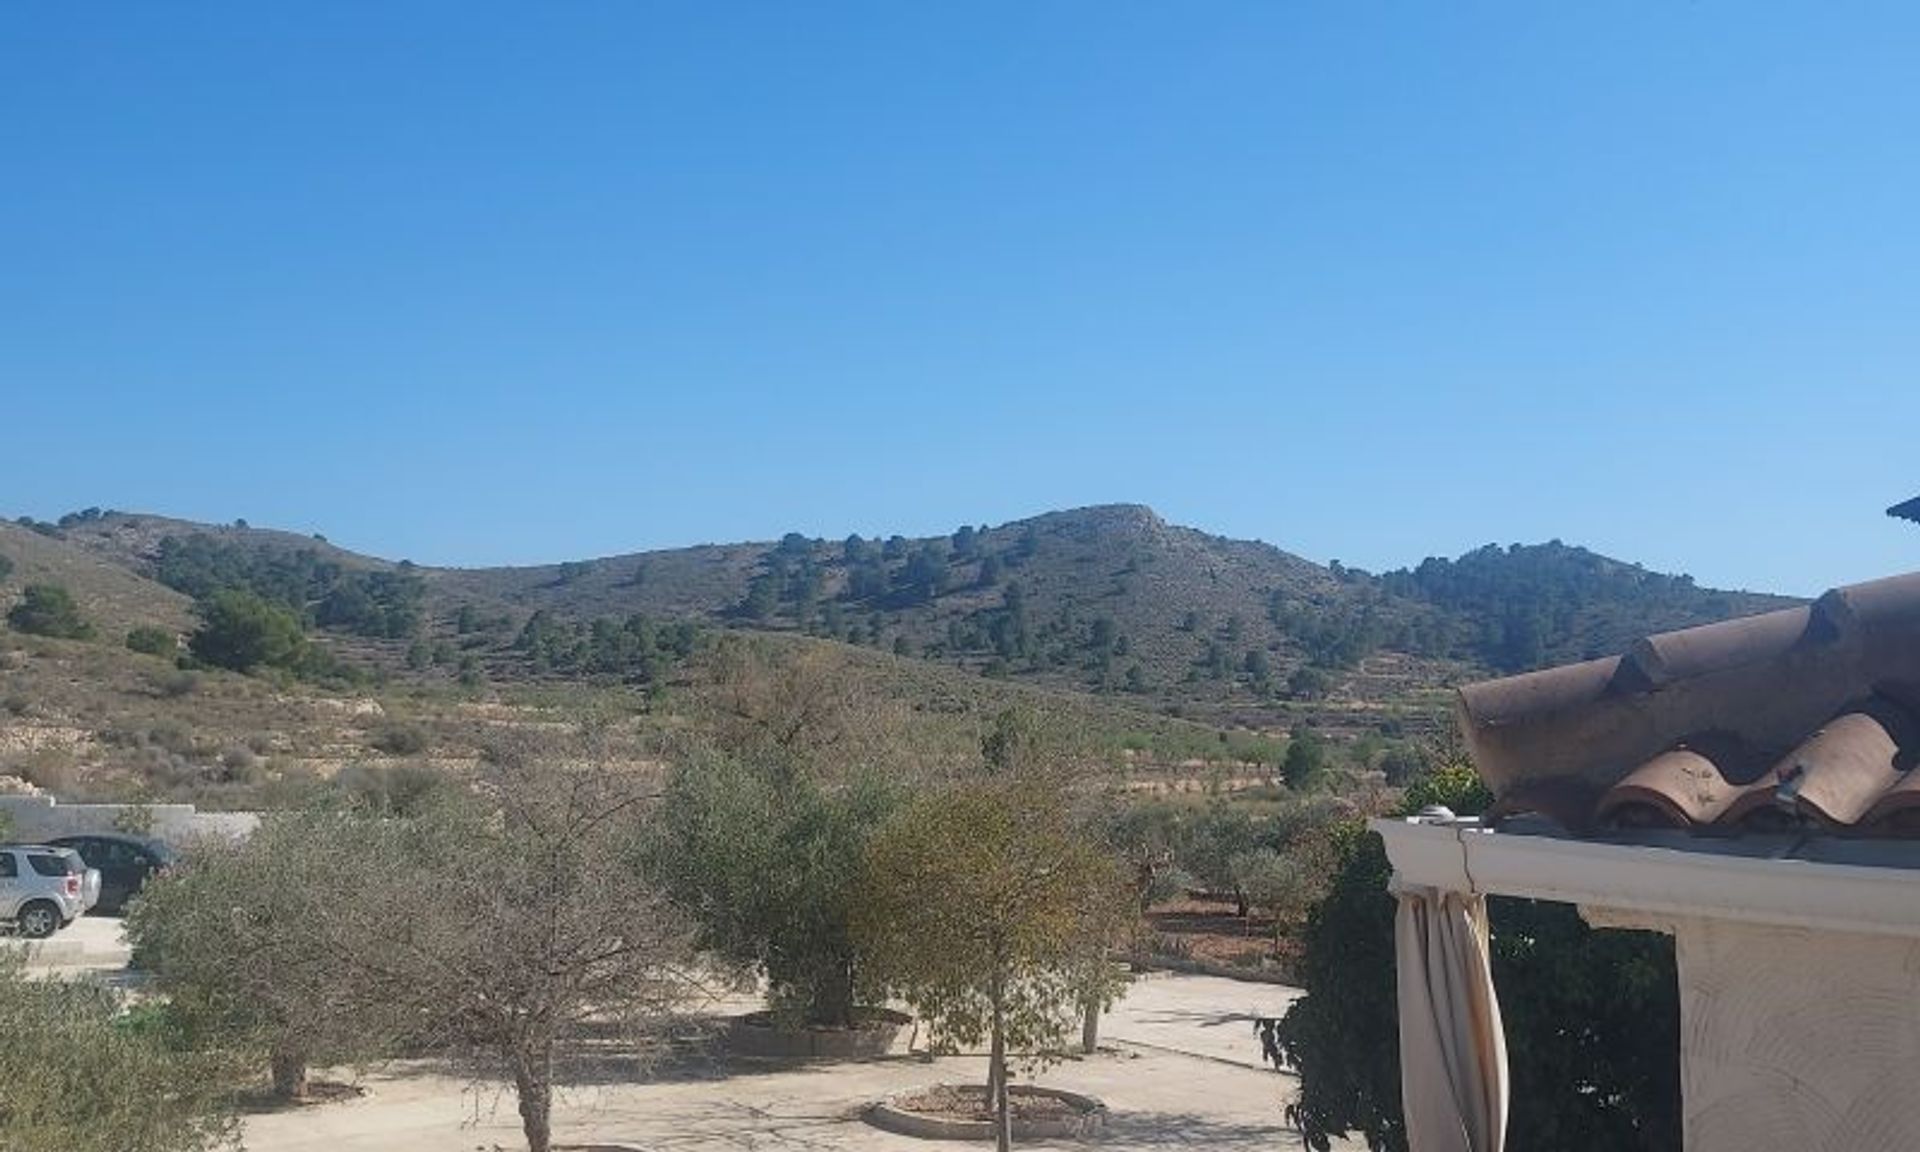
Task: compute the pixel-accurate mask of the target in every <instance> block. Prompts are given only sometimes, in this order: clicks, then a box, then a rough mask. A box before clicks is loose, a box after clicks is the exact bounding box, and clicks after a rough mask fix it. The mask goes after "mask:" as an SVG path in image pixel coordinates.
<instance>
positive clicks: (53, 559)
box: [0, 505, 1785, 791]
mask: <svg viewBox="0 0 1920 1152" xmlns="http://www.w3.org/2000/svg"><path fill="white" fill-rule="evenodd" d="M0 556H4V557H6V558H8V559H9V560H10V561H11V562H12V565H11V566H12V572H11V574H10V575H8V576H7V577H6V579H4V580H3V581H0V610H3V609H5V608H6V607H7V606H9V605H10V604H11V603H13V602H14V601H15V600H16V599H17V598H18V597H19V596H20V594H21V590H22V589H23V588H24V587H25V586H26V585H27V584H29V583H34V582H52V583H58V584H61V585H64V586H65V587H67V588H68V589H69V590H70V591H71V592H72V593H73V596H74V599H75V600H76V601H77V603H78V605H79V607H80V609H81V611H82V613H83V614H84V615H85V616H86V617H87V618H88V619H89V621H90V622H91V623H92V624H93V625H94V628H95V636H94V638H93V639H91V640H89V641H75V640H56V639H48V638H44V637H35V636H24V635H20V634H18V632H17V631H14V630H4V629H0V644H3V645H4V650H0V768H4V767H5V766H6V762H7V761H8V760H10V761H11V762H12V763H13V765H14V767H16V768H23V769H24V770H25V771H27V773H28V774H29V775H33V774H38V775H39V776H42V777H45V778H48V779H54V778H57V777H59V776H60V774H61V773H62V772H66V773H78V774H79V775H80V776H83V777H88V778H90V779H93V780H94V781H95V782H96V783H99V784H101V786H103V787H109V788H111V787H131V786H134V785H136V784H138V783H139V782H140V781H141V780H143V779H149V778H151V779H158V780H161V781H163V782H164V781H166V780H172V779H178V780H185V781H186V782H187V783H188V784H189V785H191V784H193V783H194V782H195V781H196V780H203V779H205V778H213V779H214V780H215V782H216V783H224V784H230V785H234V786H235V787H236V788H237V789H239V790H241V791H244V790H245V788H247V787H253V786H255V785H262V784H263V783H265V782H271V781H272V780H274V779H278V776H277V775H276V773H277V772H278V771H279V769H278V767H276V768H273V769H271V770H268V769H262V768H261V767H260V766H261V765H263V764H268V765H276V766H280V767H288V766H290V767H292V768H293V769H294V775H295V776H299V775H300V774H301V773H308V774H320V775H325V774H329V773H332V772H336V771H338V770H340V769H341V768H342V767H351V766H354V765H358V764H365V763H373V764H375V765H376V766H377V765H378V764H381V763H385V762H388V761H395V762H398V761H404V760H406V759H408V758H414V757H422V756H424V757H428V758H432V757H435V756H439V757H442V758H445V759H447V760H448V761H449V762H459V761H461V760H463V759H465V758H470V757H471V756H472V755H474V754H475V750H476V745H477V741H476V739H475V738H474V733H476V732H484V731H485V730H486V729H487V726H489V725H497V724H509V725H510V724H513V723H520V722H525V723H543V722H547V721H546V720H543V719H541V717H543V716H545V715H546V714H547V712H548V711H550V710H551V709H553V708H554V707H556V706H560V705H562V704H564V706H565V707H568V708H576V707H582V706H584V707H588V708H591V709H594V710H598V711H601V712H608V711H611V712H614V713H618V714H622V715H626V716H629V717H638V716H643V715H647V714H649V713H651V714H654V715H655V716H656V718H657V717H658V716H659V715H660V714H662V712H663V711H664V712H671V711H672V709H673V705H672V704H671V703H670V701H671V699H672V698H673V697H674V694H675V693H676V691H677V687H678V686H683V685H685V684H686V683H687V682H688V681H689V679H690V678H691V677H694V676H695V675H696V674H697V666H698V665H699V663H700V661H701V659H702V656H701V654H702V653H703V652H706V651H709V650H711V648H712V646H713V644H714V643H715V641H716V638H718V637H721V636H724V635H727V634H730V633H749V634H764V635H767V636H769V637H771V638H774V639H778V640H780V641H781V642H782V643H784V644H788V645H800V646H803V647H811V648H817V649H819V650H821V651H823V652H828V653H830V654H831V658H832V659H833V660H835V661H837V662H840V663H841V664H843V665H844V666H845V667H847V668H848V669H851V670H853V673H854V674H856V675H858V676H859V677H862V678H864V679H866V680H868V681H870V682H871V683H873V684H875V685H878V686H880V690H881V691H882V692H883V693H884V694H886V695H888V696H890V697H891V698H894V699H897V700H899V701H901V702H903V704H904V706H907V707H909V708H911V709H914V710H917V711H918V712H919V713H920V714H922V715H924V716H928V717H936V716H942V715H945V716H959V717H963V718H965V720H964V722H962V723H960V725H959V726H960V727H964V726H965V725H966V724H976V723H978V722H979V720H980V718H981V717H983V716H988V715H991V714H992V712H993V711H994V710H996V709H997V708H999V707H1003V706H1005V704H1006V703H1007V702H1009V701H1026V702H1030V703H1035V704H1037V705H1039V706H1041V707H1044V708H1046V709H1049V710H1052V711H1055V712H1058V713H1061V714H1063V715H1068V716H1070V717H1072V718H1073V719H1072V723H1073V724H1074V725H1076V726H1078V727H1080V728H1082V729H1085V730H1087V731H1090V732H1094V733H1096V734H1097V737H1098V738H1097V739H1096V740H1095V741H1094V744H1096V745H1098V746H1102V747H1105V748H1106V749H1108V751H1109V753H1111V754H1112V757H1113V758H1114V759H1116V760H1117V759H1119V758H1120V756H1121V754H1122V753H1123V752H1126V751H1127V750H1128V749H1131V753H1130V755H1131V757H1132V758H1134V759H1137V760H1142V761H1145V762H1155V763H1160V764H1162V765H1172V764H1178V763H1181V762H1189V761H1193V760H1203V759H1207V758H1209V757H1211V758H1216V759H1218V758H1222V757H1225V758H1228V759H1233V758H1241V759H1250V758H1258V757H1262V756H1265V757H1269V758H1270V757H1271V756H1272V755H1274V754H1275V753H1276V750H1277V748H1278V747H1279V744H1278V742H1277V741H1276V740H1267V741H1266V742H1265V743H1264V744H1263V743H1260V739H1259V738H1260V734H1268V735H1270V736H1275V737H1277V736H1279V735H1280V734H1282V733H1284V732H1286V731H1289V730H1293V729H1295V728H1297V727H1300V726H1306V727H1310V728H1313V729H1316V730H1318V731H1321V732H1323V733H1326V734H1330V735H1332V736H1334V737H1335V738H1336V739H1340V740H1347V741H1352V740H1358V739H1361V738H1363V737H1364V738H1367V739H1369V740H1379V739H1385V740H1389V741H1393V740H1405V739H1412V738H1417V737H1418V736H1420V735H1421V734H1422V733H1424V732H1427V731H1430V730H1431V729H1432V728H1433V727H1434V726H1436V725H1437V724H1438V723H1439V722H1440V719H1441V718H1442V717H1443V716H1444V711H1445V700H1446V689H1447V687H1448V686H1449V685H1450V684H1452V683H1454V682H1457V681H1459V680H1461V679H1463V678H1469V677H1477V676H1482V675H1485V674H1487V673H1489V672H1493V671H1507V670H1514V669H1516V668H1518V667H1524V666H1527V665H1528V664H1529V663H1538V662H1548V661H1552V660H1560V659H1569V658H1577V657H1578V656H1580V655H1585V654H1587V653H1589V652H1592V651H1610V650H1616V649H1617V648H1618V647H1619V646H1620V645H1621V644H1623V643H1624V642H1625V641H1626V640H1627V639H1630V638H1631V637H1632V636H1635V635H1639V634H1643V633H1645V632H1647V631H1654V630H1659V629H1665V628H1672V627H1678V626H1683V625H1685V624H1689V623H1697V622H1701V621H1705V620H1710V619H1717V618H1721V617H1724V616H1728V615H1735V614H1741V613H1745V612H1752V611H1761V610H1765V609H1767V608H1770V607H1773V606H1777V605H1778V604H1780V603H1784V602H1785V601H1784V600H1782V599H1780V598H1776V597H1768V596H1763V595H1754V594H1748V593H1729V592H1716V591H1713V590H1707V589H1699V588H1696V587H1694V586H1693V585H1692V583H1691V582H1690V581H1688V580H1686V579H1685V578H1684V577H1668V576H1661V575H1657V574H1653V573H1648V572H1646V571H1644V570H1642V569H1640V568H1639V567H1637V566H1634V565H1630V564H1625V563H1622V562H1619V561H1614V560H1610V559H1608V558H1605V557H1601V556H1597V555H1594V554H1592V553H1589V552H1586V551H1584V550H1582V549H1578V548H1570V547H1567V546H1565V545H1561V544H1559V543H1558V542H1555V543H1553V544H1548V545H1540V546H1534V547H1526V548H1521V547H1513V548H1505V549H1502V548H1488V549H1483V550H1480V551H1478V552H1475V553H1470V554H1469V555H1467V556H1465V557H1462V558H1460V559H1459V560H1458V561H1445V560H1429V561H1426V562H1424V563H1422V564H1420V565H1419V566H1417V567H1413V568H1409V569H1405V570H1402V571H1399V572H1394V573H1388V574H1386V575H1384V576H1374V575H1372V574H1369V573H1365V572H1360V571H1357V570H1353V569H1349V568H1342V567H1339V566H1337V565H1335V566H1322V565H1318V564H1315V563H1312V562H1310V561H1308V560H1305V559H1302V558H1300V557H1298V556H1294V555H1291V554H1289V553H1287V552H1284V551H1282V550H1280V549H1278V548H1275V547H1272V546H1270V545H1266V544H1262V543H1258V542H1251V541H1237V540H1229V539H1224V538H1221V537H1218V536H1212V535H1209V534H1207V533H1204V532H1200V531H1197V530H1194V529H1191V528H1185V527H1180V526H1178V525H1172V524H1168V523H1166V522H1165V521H1163V520H1162V519H1161V518H1160V517H1158V516H1157V515H1155V514H1154V513H1153V512H1152V511H1151V510H1149V509H1147V508H1143V507H1139V506H1133V505H1112V506H1103V507H1095V508H1086V509H1078V510H1074V511H1067V512H1057V513H1049V514H1047V515H1043V516H1038V517H1034V518H1032V519H1027V520H1020V521H1015V522H1012V523H1008V524H1002V525H997V526H985V525H977V526H965V527H962V528H959V529H957V530H956V531H954V532H953V533H951V534H949V535H947V536H944V537H935V538H924V539H905V538H902V537H891V538H887V539H871V540H869V539H862V538H860V537H857V536H855V537H849V538H847V539H844V540H836V541H826V540H816V539H808V538H805V537H802V536H798V535H790V536H788V537H786V538H784V539H782V540H779V541H771V542H765V543H743V544H727V545H707V546H700V547H693V548H684V549H673V550H665V551H654V552H642V553H632V554H627V555H622V556H611V557H600V558H593V559H580V560H571V561H566V562H562V563H557V564H553V565H547V566H541V567H529V568H492V569H447V568H431V567H425V566H416V565H413V564H411V563H408V562H406V561H390V560H386V559H381V558H377V557H370V556H363V555H359V554H356V553H353V552H350V551H346V550H343V549H339V548H336V547H334V546H332V545H331V544H329V543H327V542H326V541H325V540H324V539H321V538H319V537H314V536H303V535H298V534H293V533H286V532H279V531H274V530H270V529H260V528H252V527H248V526H246V525H244V524H235V525H224V526H212V525H201V524H194V523H191V522H186V521H180V520H173V519H168V518H164V517H158V516H151V515H145V514H137V513H117V512H98V511H95V510H89V511H88V512H85V513H75V514H72V515H70V516H67V517H64V518H62V520H61V521H59V522H57V523H53V524H46V523H32V524H21V523H10V524H0ZM233 589H240V590H244V591H245V592H247V593H248V594H249V595H253V596H257V597H258V598H260V599H261V600H263V601H265V602H268V603H270V604H272V605H275V606H276V607H277V608H278V609H279V610H282V611H284V612H286V613H287V614H289V615H290V616H292V617H296V618H297V619H298V620H299V621H300V622H301V623H302V624H303V625H304V627H305V630H306V631H307V632H308V633H309V634H310V636H311V637H312V638H313V641H314V643H315V644H316V645H317V646H318V647H319V649H321V650H323V651H325V652H326V653H328V661H327V662H325V663H324V664H323V665H322V666H323V667H324V668H326V669H327V670H328V671H327V673H326V674H325V675H323V676H318V677H316V676H312V675H304V676H295V675H291V674H275V675H263V674H258V673H257V674H256V675H252V676H242V675H237V674H235V673H232V672H228V671H222V670H220V669H218V668H212V667H204V666H200V663H201V662H196V661H193V660H190V659H176V655H178V653H176V651H175V650H173V649H172V648H170V647H169V648H167V650H165V651H163V652H162V653H161V655H158V656H156V655H152V654H146V653H142V652H136V651H132V650H130V649H129V648H128V647H127V644H126V643H125V641H126V638H127V634H128V632H129V631H130V630H133V629H135V628H142V627H144V628H146V629H148V630H149V631H155V630H157V631H158V632H160V633H164V634H165V635H166V636H169V637H173V638H174V639H175V640H176V641H184V639H185V637H186V635H187V633H188V632H189V631H190V630H191V628H192V627H193V626H194V623H195V620H196V615H195V607H194V605H195V602H196V600H201V601H204V600H205V599H207V598H208V597H211V596H215V595H218V594H219V593H221V592H222V591H226V590H233ZM149 639H150V638H149ZM180 665H184V667H183V666H180ZM1236 733H1238V735H1235V734H1236ZM956 738H957V739H959V740H960V742H961V743H965V739H966V738H965V737H964V736H962V737H956ZM102 782H104V783H102Z"/></svg>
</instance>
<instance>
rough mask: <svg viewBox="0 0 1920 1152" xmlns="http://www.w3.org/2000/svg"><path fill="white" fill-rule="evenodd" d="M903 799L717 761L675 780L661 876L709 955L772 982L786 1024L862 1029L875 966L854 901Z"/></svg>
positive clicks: (856, 780) (864, 783) (699, 761)
mask: <svg viewBox="0 0 1920 1152" xmlns="http://www.w3.org/2000/svg"><path fill="white" fill-rule="evenodd" d="M895 796H896V790H895V789H894V788H893V787H891V786H890V785H889V784H888V782H887V781H885V780H884V779H882V778H881V777H880V776H879V775H878V774H876V773H873V772H858V773H854V774H852V775H851V776H850V778H849V779H847V780H845V781H843V782H840V783H837V784H829V783H825V782H822V781H820V780H819V779H817V778H815V777H814V776H813V775H812V774H809V773H799V772H794V771H792V770H790V769H787V768H784V767H781V766H778V765H768V764H767V763H766V762H765V761H764V760H763V761H760V762H759V763H758V764H757V765H750V764H747V763H744V762H742V761H740V760H736V759H733V758H730V757H725V756H718V755H696V756H691V757H688V758H686V759H685V760H683V761H682V762H681V763H680V764H679V765H678V766H677V767H676V769H675V771H674V774H673V778H672V782H671V784H670V786H669V789H668V798H667V801H666V804H665V807H664V812H663V819H662V825H663V832H664V835H663V836H662V837H661V841H660V845H659V848H658V850H657V851H656V853H655V864H654V867H655V869H656V871H657V874H658V875H660V876H661V877H662V878H663V880H664V881H665V883H666V884H667V885H668V888H669V890H670V891H671V892H672V894H673V896H674V898H675V900H676V902H677V903H679V904H680V905H681V906H682V907H683V908H685V909H686V910H687V911H688V913H689V914H690V915H691V917H692V918H693V920H694V921H695V923H697V924H698V926H699V938H700V945H701V947H702V949H703V950H704V951H707V952H709V953H711V954H712V955H714V956H716V957H718V958H719V959H721V960H722V961H724V962H725V963H727V964H729V965H731V966H733V967H735V968H737V969H740V970H743V971H747V972H752V973H755V974H758V975H764V976H765V977H766V979H767V983H768V986H769V990H770V993H771V1000H772V1003H773V1008H774V1012H775V1016H776V1018H778V1019H780V1020H782V1021H783V1022H787V1023H805V1024H811V1025H827V1026H834V1027H849V1026H851V1025H852V1024H853V1023H854V1015H855V1013H854V1010H855V1008H856V1006H857V1005H858V1003H859V999H860V992H861V990H862V988H861V986H862V984H863V981H862V976H863V975H864V967H865V965H864V960H863V957H862V955H861V950H860V948H859V947H858V946H857V944H856V942H855V940H854V938H853V933H852V915H853V904H854V901H855V899H856V898H857V890H858V887H859V884H860V882H861V879H862V873H863V870H864V867H865V862H866V849H867V842H868V840H869V839H870V838H871V837H872V835H873V833H874V830H875V829H876V828H878V827H879V825H880V823H881V821H882V820H884V819H885V818H886V816H887V814H888V812H889V811H890V810H891V809H892V808H893V806H894V803H895Z"/></svg>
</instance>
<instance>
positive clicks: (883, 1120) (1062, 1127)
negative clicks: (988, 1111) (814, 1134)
mask: <svg viewBox="0 0 1920 1152" xmlns="http://www.w3.org/2000/svg"><path fill="white" fill-rule="evenodd" d="M931 1087H932V1088H942V1087H946V1085H937V1084H936V1085H932V1086H931ZM926 1091H929V1089H928V1088H919V1089H915V1090H914V1091H912V1092H903V1093H901V1094H900V1095H898V1096H889V1097H887V1098H886V1099H885V1100H882V1101H881V1102H880V1103H878V1104H875V1105H873V1106H872V1107H871V1108H868V1109H867V1110H866V1112H865V1113H863V1115H864V1116H865V1117H866V1120H867V1123H869V1124H871V1125H873V1126H874V1127H875V1128H883V1129H885V1130H886V1131H888V1132H892V1133H894V1134H896V1135H899V1136H912V1137H914V1138H915V1139H918V1140H992V1139H994V1130H993V1127H994V1126H993V1122H992V1121H991V1120H962V1119H960V1118H958V1117H952V1116H936V1115H932V1114H929V1113H926V1112H915V1111H913V1110H912V1109H911V1108H909V1107H907V1106H906V1104H905V1101H907V1100H909V1099H911V1098H912V1097H914V1096H916V1095H918V1094H919V1093H922V1092H926ZM1007 1091H1008V1092H1009V1093H1011V1094H1012V1095H1014V1096H1027V1097H1036V1096H1043V1097H1047V1098H1050V1099H1054V1100H1059V1101H1062V1102H1063V1103H1065V1104H1066V1105H1067V1106H1068V1107H1069V1108H1071V1109H1072V1110H1073V1115H1071V1116H1062V1117H1057V1118H1051V1119H1044V1120H1022V1119H1020V1118H1019V1117H1018V1116H1015V1117H1014V1118H1013V1138H1014V1139H1015V1140H1075V1139H1080V1138H1083V1137H1088V1136H1094V1135H1097V1134H1098V1133H1099V1132H1100V1131H1101V1129H1103V1128H1105V1127H1106V1123H1107V1106H1106V1105H1105V1104H1103V1103H1101V1102H1100V1100H1099V1099H1097V1098H1095V1097H1093V1096H1086V1095H1082V1094H1081V1093H1079V1092H1069V1091H1067V1090H1066V1089H1064V1088H1042V1087H1039V1086H1038V1085H1029V1084H1015V1085H1012V1086H1011V1087H1009V1088H1008V1089H1007Z"/></svg>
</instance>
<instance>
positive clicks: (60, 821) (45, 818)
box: [0, 796, 260, 847]
mask: <svg viewBox="0 0 1920 1152" xmlns="http://www.w3.org/2000/svg"><path fill="white" fill-rule="evenodd" d="M134 808H139V809H140V810H141V811H142V812H143V813H144V814H145V815H147V816H148V817H150V818H151V821H152V823H151V831H150V835H152V836H154V837H155V838H156V839H159V840H164V841H166V842H167V843H169V844H172V845H175V846H176V847H178V846H180V845H183V844H185V843H187V842H188V841H191V840H196V839H199V838H201V837H204V836H220V837H227V838H234V837H241V836H245V835H247V834H248V833H249V832H252V831H253V830H254V828H255V827H256V826H257V825H258V824H259V823H260V817H259V815H258V814H256V813H253V812H200V811H197V810H196V809H195V808H194V806H193V805H191V804H148V805H130V804H62V803H59V802H58V801H56V800H55V799H54V798H53V797H51V796H0V812H5V813H6V814H7V815H8V816H9V817H10V823H11V824H12V831H11V832H10V833H9V835H10V836H11V837H12V838H13V839H15V840H49V839H52V838H53V837H55V836H73V835H78V834H80V833H83V832H114V831H118V829H117V828H116V827H115V825H116V822H118V821H119V820H120V818H121V816H122V814H123V813H125V812H127V811H128V810H129V809H134Z"/></svg>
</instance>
